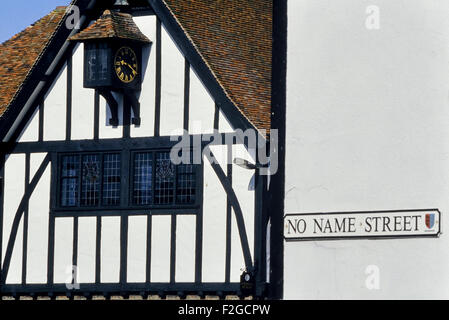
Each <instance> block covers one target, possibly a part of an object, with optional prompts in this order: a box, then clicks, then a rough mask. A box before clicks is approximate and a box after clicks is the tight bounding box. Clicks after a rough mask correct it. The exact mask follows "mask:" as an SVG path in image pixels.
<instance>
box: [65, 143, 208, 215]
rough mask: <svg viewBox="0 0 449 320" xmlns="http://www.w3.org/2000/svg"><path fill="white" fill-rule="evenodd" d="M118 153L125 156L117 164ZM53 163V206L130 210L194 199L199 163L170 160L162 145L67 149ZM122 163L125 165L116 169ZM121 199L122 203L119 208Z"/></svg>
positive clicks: (183, 204) (191, 202)
mask: <svg viewBox="0 0 449 320" xmlns="http://www.w3.org/2000/svg"><path fill="white" fill-rule="evenodd" d="M124 154H127V157H126V158H127V159H128V158H129V159H130V160H129V161H130V162H129V164H128V165H126V164H122V156H123V155H124ZM128 156H129V157H128ZM59 163H60V166H59V169H58V172H59V180H58V181H59V195H58V199H59V200H58V204H59V205H58V206H57V207H58V208H61V209H62V208H72V209H74V210H76V208H80V210H89V208H91V209H95V208H96V209H107V208H109V207H117V209H120V210H123V209H125V210H127V209H130V210H131V209H132V208H133V207H134V208H141V209H142V208H145V207H150V208H151V207H155V208H159V207H167V206H170V207H172V206H175V207H181V208H182V207H186V206H187V207H190V206H192V205H197V204H198V188H199V183H198V182H199V181H198V179H199V178H198V174H199V173H200V169H201V165H193V164H188V163H187V164H179V165H174V164H173V163H172V161H171V159H170V152H169V151H168V150H166V151H164V150H162V151H161V150H155V151H151V150H148V151H147V150H145V151H143V150H142V151H126V152H124V151H120V152H119V151H117V152H102V153H101V152H100V153H79V154H67V155H61V156H60V157H59ZM122 165H126V167H127V168H129V169H126V170H122ZM123 168H124V167H123ZM123 181H127V183H126V185H123ZM125 203H128V205H127V207H123V205H124V204H125Z"/></svg>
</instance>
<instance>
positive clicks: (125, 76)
mask: <svg viewBox="0 0 449 320" xmlns="http://www.w3.org/2000/svg"><path fill="white" fill-rule="evenodd" d="M114 69H115V73H116V75H117V77H118V78H119V79H120V81H122V82H124V83H131V82H133V81H134V79H135V78H136V76H137V75H138V74H139V64H138V62H137V55H136V53H135V52H134V51H133V50H132V49H131V48H129V47H121V48H120V49H119V50H118V51H117V53H116V54H115V59H114Z"/></svg>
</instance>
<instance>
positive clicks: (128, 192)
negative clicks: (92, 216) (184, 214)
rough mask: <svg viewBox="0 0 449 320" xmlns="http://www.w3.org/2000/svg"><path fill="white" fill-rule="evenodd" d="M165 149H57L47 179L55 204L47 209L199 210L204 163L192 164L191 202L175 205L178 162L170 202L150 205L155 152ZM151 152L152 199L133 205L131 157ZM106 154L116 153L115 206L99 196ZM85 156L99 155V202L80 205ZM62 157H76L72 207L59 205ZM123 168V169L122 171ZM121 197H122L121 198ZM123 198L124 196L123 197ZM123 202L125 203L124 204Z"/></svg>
mask: <svg viewBox="0 0 449 320" xmlns="http://www.w3.org/2000/svg"><path fill="white" fill-rule="evenodd" d="M170 150H171V149H169V148H135V149H126V150H107V151H105V150H101V151H86V152H85V151H78V152H64V151H61V152H58V153H57V157H56V159H57V163H55V164H52V166H53V165H54V166H55V173H56V179H55V180H53V179H52V181H51V186H50V188H51V190H55V192H56V194H55V195H53V196H54V197H55V200H56V201H55V203H54V204H53V206H52V208H51V212H55V213H60V212H74V213H77V212H84V213H92V212H99V214H101V212H105V211H111V212H123V211H125V212H129V211H135V212H140V211H142V210H146V211H153V210H163V211H166V210H171V209H173V210H182V209H186V210H187V211H189V212H190V211H191V210H193V209H199V208H200V207H201V205H202V203H203V188H204V183H203V179H204V177H203V175H204V164H203V162H202V163H201V164H192V166H194V167H195V181H196V185H195V201H194V202H193V203H191V204H178V203H177V188H178V186H177V180H178V165H174V166H175V183H174V201H173V203H172V204H154V193H155V175H154V173H155V170H156V164H155V162H154V161H155V159H156V154H157V153H158V152H159V153H164V152H165V153H166V152H170ZM147 152H148V153H151V154H152V161H153V162H152V163H153V168H152V172H153V176H152V191H151V193H152V202H151V204H143V205H139V204H135V202H134V196H133V192H134V170H135V163H134V156H135V154H137V153H147ZM190 152H191V154H193V149H191V150H190ZM107 154H120V155H121V158H120V164H121V170H120V201H119V204H118V205H105V204H104V199H103V190H104V189H103V187H104V159H105V155H107ZM86 155H99V158H100V177H99V179H100V190H99V193H100V201H99V205H97V206H83V205H81V193H82V161H83V157H84V156H86ZM65 156H77V157H79V162H80V164H79V166H80V169H79V170H80V172H79V177H78V184H79V185H78V190H77V192H78V194H77V205H76V206H62V202H61V201H62V181H63V177H62V170H63V158H64V157H65ZM123 161H128V164H127V165H126V166H124V163H123ZM124 168H126V170H124ZM53 183H56V187H55V188H54V186H53ZM124 197H125V199H124ZM126 197H127V198H126ZM126 203H127V204H128V205H126Z"/></svg>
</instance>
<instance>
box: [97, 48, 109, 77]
mask: <svg viewBox="0 0 449 320" xmlns="http://www.w3.org/2000/svg"><path fill="white" fill-rule="evenodd" d="M108 57H109V49H108V46H107V45H106V44H105V43H101V44H100V45H99V49H98V58H99V61H98V76H99V80H107V79H108V74H109V61H108Z"/></svg>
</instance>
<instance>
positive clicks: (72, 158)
mask: <svg viewBox="0 0 449 320" xmlns="http://www.w3.org/2000/svg"><path fill="white" fill-rule="evenodd" d="M61 162H62V168H61V184H60V188H61V190H60V197H61V200H60V205H61V206H62V207H98V206H114V205H119V204H120V189H121V187H120V183H121V173H120V168H121V156H120V154H113V153H105V154H85V155H64V156H62V160H61ZM101 189H102V190H103V192H101ZM100 195H101V196H100Z"/></svg>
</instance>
